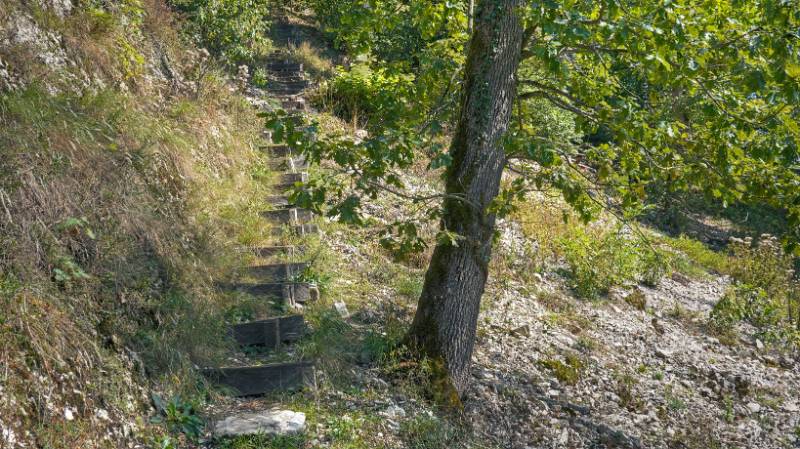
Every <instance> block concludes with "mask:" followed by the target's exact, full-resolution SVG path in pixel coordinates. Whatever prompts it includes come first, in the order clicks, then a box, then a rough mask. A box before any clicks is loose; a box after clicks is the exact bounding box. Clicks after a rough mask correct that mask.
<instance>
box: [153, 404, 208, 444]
mask: <svg viewBox="0 0 800 449" xmlns="http://www.w3.org/2000/svg"><path fill="white" fill-rule="evenodd" d="M152 398H153V404H154V405H155V406H156V410H157V411H158V412H159V415H157V416H154V417H153V418H151V422H153V423H164V424H165V425H166V426H167V428H168V429H169V430H170V432H173V433H180V434H183V435H186V437H187V438H189V439H190V440H192V441H195V440H197V439H198V438H199V437H200V435H201V434H202V432H203V426H204V425H205V424H204V422H203V420H202V418H200V416H199V415H198V414H197V408H196V405H195V404H194V402H191V401H186V400H183V399H182V398H181V397H180V396H173V397H172V398H170V400H169V401H166V402H165V401H164V400H163V399H162V398H161V396H160V395H158V394H155V393H154V394H153V395H152Z"/></svg>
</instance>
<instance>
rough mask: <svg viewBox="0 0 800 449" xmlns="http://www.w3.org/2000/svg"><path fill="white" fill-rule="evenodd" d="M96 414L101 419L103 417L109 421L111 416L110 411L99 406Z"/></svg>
mask: <svg viewBox="0 0 800 449" xmlns="http://www.w3.org/2000/svg"><path fill="white" fill-rule="evenodd" d="M94 416H96V417H98V418H99V419H102V420H103V421H108V420H109V419H110V417H109V416H108V412H107V411H106V410H104V409H102V408H98V409H97V410H95V412H94Z"/></svg>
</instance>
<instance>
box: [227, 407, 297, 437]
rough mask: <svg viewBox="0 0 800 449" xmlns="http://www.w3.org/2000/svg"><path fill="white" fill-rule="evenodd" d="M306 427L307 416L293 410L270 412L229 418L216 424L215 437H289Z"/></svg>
mask: <svg viewBox="0 0 800 449" xmlns="http://www.w3.org/2000/svg"><path fill="white" fill-rule="evenodd" d="M305 427H306V414H305V413H302V412H293V411H291V410H268V411H264V412H258V413H244V414H241V415H234V416H229V417H227V418H225V419H223V420H221V421H218V422H216V423H215V424H214V435H215V436H217V437H222V436H238V435H254V434H266V435H289V434H294V433H298V432H302V431H303V430H304V429H305Z"/></svg>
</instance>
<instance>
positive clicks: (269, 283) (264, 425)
mask: <svg viewBox="0 0 800 449" xmlns="http://www.w3.org/2000/svg"><path fill="white" fill-rule="evenodd" d="M276 31H277V33H278V36H279V38H278V39H276V43H278V44H286V45H297V44H298V43H299V41H298V39H297V37H296V33H295V32H294V30H293V29H292V26H291V25H290V24H286V23H280V22H279V23H276ZM263 68H264V69H265V70H266V71H267V73H268V77H269V78H268V79H269V83H268V87H267V92H268V93H269V97H270V98H272V99H276V100H278V101H279V102H280V106H281V108H282V109H283V110H285V111H287V112H288V113H290V114H303V115H304V114H307V113H308V112H309V111H308V108H307V104H306V100H305V98H304V96H303V93H304V91H305V90H306V89H308V88H309V87H311V82H310V81H309V79H308V77H307V76H306V73H305V72H304V70H303V66H302V64H301V63H298V62H296V61H294V60H293V59H292V57H291V55H290V54H289V53H288V52H287V51H286V50H279V51H276V52H275V53H273V54H272V56H270V58H269V59H268V61H267V62H266V64H265V65H264V66H263ZM266 138H267V140H268V141H269V136H268V135H267V136H266ZM264 151H265V152H266V153H267V154H268V155H269V157H270V161H269V164H270V167H271V168H272V169H273V170H274V171H275V172H276V173H277V176H276V177H275V179H274V185H273V192H275V193H276V194H275V195H273V196H270V197H268V198H267V202H268V203H269V204H270V205H271V207H272V209H271V210H267V211H264V212H262V214H261V215H262V217H263V218H264V219H265V220H266V221H268V222H269V223H271V224H272V225H273V229H274V231H275V232H274V233H273V235H274V236H275V238H274V241H273V242H272V245H271V246H264V247H259V248H251V250H252V251H253V252H254V256H255V263H254V264H253V265H251V266H249V267H246V269H245V270H244V271H245V273H246V280H245V281H241V282H235V283H227V284H224V285H220V287H221V288H224V289H227V290H232V291H239V292H245V293H247V294H250V295H252V296H254V297H256V298H259V299H263V300H264V301H275V300H277V303H278V304H279V305H280V308H281V309H283V310H292V311H296V312H299V313H294V314H289V315H284V316H277V317H271V318H267V319H263V320H257V321H252V322H247V323H241V324H235V325H232V326H230V329H229V332H230V334H231V335H232V337H233V338H234V339H235V340H236V342H237V343H238V344H239V345H240V347H241V348H242V349H243V353H244V357H231V358H230V360H229V361H230V365H229V366H223V367H215V368H207V369H205V370H204V372H203V374H204V375H205V376H206V377H207V378H208V379H209V380H210V381H211V382H213V383H215V384H217V385H219V386H221V387H223V388H225V389H227V390H228V391H230V392H231V395H233V396H235V397H236V398H237V399H236V400H235V401H234V402H233V404H228V405H227V406H226V407H224V408H225V410H224V411H220V412H218V413H213V414H214V415H218V416H216V417H215V419H214V420H213V423H212V432H213V435H214V437H224V436H238V435H249V434H275V435H283V434H292V433H297V432H301V431H302V430H303V429H304V427H305V415H304V414H303V413H298V412H293V411H290V410H284V409H282V408H281V406H280V404H277V403H276V404H268V403H267V402H268V401H265V400H259V399H258V398H259V397H262V396H264V395H270V394H273V393H280V392H289V391H295V390H298V389H301V388H303V387H305V386H309V385H312V384H313V383H314V364H313V361H310V360H303V359H302V357H300V356H298V355H297V354H296V353H294V351H293V346H292V345H293V343H295V342H297V341H298V340H300V339H301V338H302V337H303V336H304V335H305V334H306V332H307V331H308V327H307V324H306V321H305V319H304V316H303V315H302V313H301V312H302V310H303V306H304V305H305V304H307V303H309V302H311V301H315V300H318V299H319V289H318V288H317V286H316V285H315V284H313V283H310V282H305V281H304V280H302V274H303V273H304V272H305V270H306V269H307V268H308V266H309V264H308V263H307V262H305V261H303V260H304V257H305V255H304V251H303V247H302V246H296V245H293V244H292V242H297V241H302V239H303V237H305V236H308V235H311V234H317V233H319V228H318V227H317V226H316V225H315V224H313V223H311V221H312V220H313V216H312V213H311V212H310V211H308V210H305V209H300V208H297V207H295V206H294V205H293V204H292V202H291V201H290V199H289V196H288V194H287V193H286V192H287V190H289V189H290V188H292V187H293V186H294V185H295V184H296V183H298V182H305V181H307V179H308V172H307V170H308V164H307V162H306V161H305V160H304V159H303V158H302V157H301V156H299V155H296V154H293V153H292V151H291V149H290V148H289V147H288V146H286V145H275V144H272V143H271V142H269V143H268V144H267V145H266V146H265V147H264ZM276 358H278V359H280V361H278V362H275V361H274V359H276Z"/></svg>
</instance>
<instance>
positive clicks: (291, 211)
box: [261, 207, 312, 226]
mask: <svg viewBox="0 0 800 449" xmlns="http://www.w3.org/2000/svg"><path fill="white" fill-rule="evenodd" d="M261 216H262V217H264V218H266V219H267V220H270V221H273V222H275V223H280V224H289V225H293V226H298V225H301V224H303V223H306V222H308V221H310V220H311V218H312V213H311V211H310V210H308V209H299V208H295V207H293V208H287V209H277V210H268V211H264V212H261Z"/></svg>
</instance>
